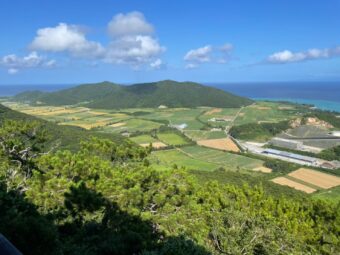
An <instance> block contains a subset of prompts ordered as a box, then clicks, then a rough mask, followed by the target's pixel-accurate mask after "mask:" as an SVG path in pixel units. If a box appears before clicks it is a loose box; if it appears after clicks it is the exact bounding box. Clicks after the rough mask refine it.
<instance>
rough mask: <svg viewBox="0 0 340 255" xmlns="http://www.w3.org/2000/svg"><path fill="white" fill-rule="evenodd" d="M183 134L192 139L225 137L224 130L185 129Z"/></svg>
mask: <svg viewBox="0 0 340 255" xmlns="http://www.w3.org/2000/svg"><path fill="white" fill-rule="evenodd" d="M184 134H185V135H186V136H188V137H189V138H190V139H192V140H194V141H198V140H205V139H218V138H225V137H226V134H225V132H224V131H204V130H185V131H184Z"/></svg>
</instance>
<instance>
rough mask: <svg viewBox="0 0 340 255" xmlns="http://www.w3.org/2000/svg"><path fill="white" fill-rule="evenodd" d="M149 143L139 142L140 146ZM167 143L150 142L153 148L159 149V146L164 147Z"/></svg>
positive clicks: (145, 145) (146, 145)
mask: <svg viewBox="0 0 340 255" xmlns="http://www.w3.org/2000/svg"><path fill="white" fill-rule="evenodd" d="M149 145H150V143H141V144H140V146H142V147H148V146H149ZM166 146H167V145H166V144H165V143H162V142H154V143H152V148H155V149H159V148H164V147H166Z"/></svg>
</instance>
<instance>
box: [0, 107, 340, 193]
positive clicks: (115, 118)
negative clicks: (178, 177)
mask: <svg viewBox="0 0 340 255" xmlns="http://www.w3.org/2000/svg"><path fill="white" fill-rule="evenodd" d="M2 104H4V105H5V106H7V107H9V108H11V109H13V110H16V111H19V112H22V113H26V114H29V115H33V116H36V117H38V118H42V119H44V120H47V121H50V122H54V123H56V124H58V125H62V126H76V127H80V128H83V129H87V130H91V131H92V132H96V133H103V134H119V135H122V136H125V137H126V138H128V139H129V140H131V141H132V142H134V143H137V144H139V145H140V146H142V147H149V146H151V147H152V153H151V154H150V156H149V157H148V161H149V162H150V164H151V165H152V167H154V168H157V169H167V168H169V167H176V168H181V167H184V168H186V169H187V170H189V171H191V172H192V173H193V174H194V175H195V174H196V173H197V174H199V175H202V174H203V175H204V174H206V175H210V174H209V172H210V173H211V172H213V173H215V172H216V171H220V173H219V174H221V171H222V173H225V175H226V176H228V175H229V174H230V173H231V172H234V173H235V174H243V175H246V176H248V177H249V178H253V179H254V180H256V179H261V180H262V181H264V182H266V185H267V186H268V187H267V188H268V189H269V190H272V189H273V190H276V189H278V187H277V186H278V185H283V186H282V188H283V189H282V190H281V192H283V193H285V192H286V191H287V188H292V189H293V190H297V191H296V192H303V193H305V194H311V196H315V197H320V194H323V195H322V197H324V198H331V199H338V198H339V197H337V196H335V195H334V194H333V193H334V192H335V193H338V192H339V189H338V186H339V185H340V184H336V185H334V186H332V187H328V188H327V189H325V188H324V187H315V186H314V185H311V184H309V183H305V182H304V181H303V180H297V179H292V177H291V176H290V175H289V172H293V171H296V170H298V169H299V168H301V167H302V166H306V167H310V168H311V169H314V171H318V172H320V173H323V172H324V173H323V174H324V177H326V178H329V176H330V178H332V176H335V175H339V170H335V169H337V168H340V165H339V163H338V162H337V161H334V160H326V159H321V158H318V154H320V153H322V151H323V150H325V149H330V148H334V147H336V146H338V145H340V140H339V139H337V138H336V137H333V138H334V139H333V140H332V141H328V142H327V141H325V140H324V139H321V140H313V141H312V142H310V136H309V138H308V135H314V134H317V136H320V135H328V133H330V132H333V131H334V130H337V129H336V128H335V127H334V126H332V125H331V126H327V125H325V123H326V122H322V123H321V124H320V123H301V119H302V118H303V116H307V115H308V114H312V113H313V111H312V110H311V109H310V108H309V107H308V106H303V105H296V104H290V103H284V102H276V103H274V102H265V101H259V102H255V103H252V104H250V105H248V106H242V107H239V108H216V107H194V108H185V107H181V108H168V107H167V106H166V105H161V106H159V107H157V108H122V109H100V108H89V107H85V106H79V105H63V106H47V105H31V104H28V103H23V102H14V101H3V102H2ZM298 120H300V122H299V121H298ZM297 122H299V123H298V124H296V123H297ZM282 123H283V124H282ZM248 126H249V127H250V128H248ZM272 126H273V127H274V128H273V127H272ZM235 130H236V131H237V132H236V131H235ZM273 130H274V131H273ZM290 136H294V139H292V140H289V138H290ZM306 136H307V138H306ZM328 136H329V135H328ZM298 137H301V139H302V140H301V144H302V145H303V146H302V145H301V146H302V147H301V146H300V147H294V149H295V150H293V151H290V150H289V149H290V148H291V146H290V145H291V144H293V145H295V143H296V142H295V140H296V138H298ZM280 139H281V140H280ZM282 139H287V140H288V142H286V143H284V142H282V144H280V143H278V141H282ZM283 141H285V140H283ZM287 144H288V145H287ZM325 144H327V146H325ZM277 145H278V146H277ZM270 148H275V149H276V150H278V151H279V152H280V153H283V154H285V155H286V156H285V157H283V156H282V155H273V153H270V154H269V153H267V151H268V150H269V151H270V150H272V151H274V150H273V149H270ZM306 148H307V149H308V148H314V151H313V152H315V151H317V152H318V153H316V154H314V153H313V154H312V155H309V156H310V157H314V158H315V162H314V161H313V163H306V162H304V161H303V160H300V158H298V159H294V158H292V157H291V155H288V156H287V154H288V153H293V152H294V153H295V154H292V155H298V157H300V156H299V153H301V154H302V155H301V157H307V156H303V155H304V154H305V153H308V150H307V152H306ZM264 152H266V153H264ZM274 154H275V153H274ZM273 160H274V161H278V162H280V161H282V160H283V161H285V162H286V163H287V164H290V167H291V170H289V171H288V172H287V170H285V169H284V170H282V169H281V170H277V169H272V168H271V167H270V166H269V165H270V163H268V162H271V161H273ZM331 169H333V170H331ZM326 175H327V176H326ZM216 176H217V175H216ZM334 178H337V177H334ZM216 179H218V177H216ZM243 181H244V180H242V179H240V180H239V181H238V183H240V184H241V183H242V182H243ZM228 182H229V181H228V180H227V181H226V183H228ZM325 191H327V192H325Z"/></svg>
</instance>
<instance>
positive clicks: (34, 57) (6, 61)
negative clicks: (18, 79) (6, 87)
mask: <svg viewBox="0 0 340 255" xmlns="http://www.w3.org/2000/svg"><path fill="white" fill-rule="evenodd" d="M55 64H56V61H55V60H53V59H52V60H49V59H46V58H45V57H43V56H41V55H39V54H38V53H37V52H35V51H33V52H31V53H30V54H28V55H27V56H24V57H18V56H17V55H15V54H10V55H7V56H4V57H2V58H1V59H0V65H1V66H2V67H5V68H7V69H8V73H9V74H16V73H17V72H18V71H19V70H20V69H28V68H38V67H43V68H51V67H54V66H55Z"/></svg>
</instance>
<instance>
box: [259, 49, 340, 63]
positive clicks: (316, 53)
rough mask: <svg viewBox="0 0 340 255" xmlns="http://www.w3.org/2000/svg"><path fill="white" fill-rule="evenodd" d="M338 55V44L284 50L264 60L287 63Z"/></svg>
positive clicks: (339, 54) (339, 51) (339, 50)
mask: <svg viewBox="0 0 340 255" xmlns="http://www.w3.org/2000/svg"><path fill="white" fill-rule="evenodd" d="M336 56H340V46H339V47H336V48H326V49H310V50H307V51H302V52H292V51H290V50H284V51H280V52H276V53H274V54H272V55H270V56H269V57H268V58H267V60H266V62H267V63H272V64H287V63H294V62H302V61H307V60H313V59H323V58H331V57H336Z"/></svg>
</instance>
